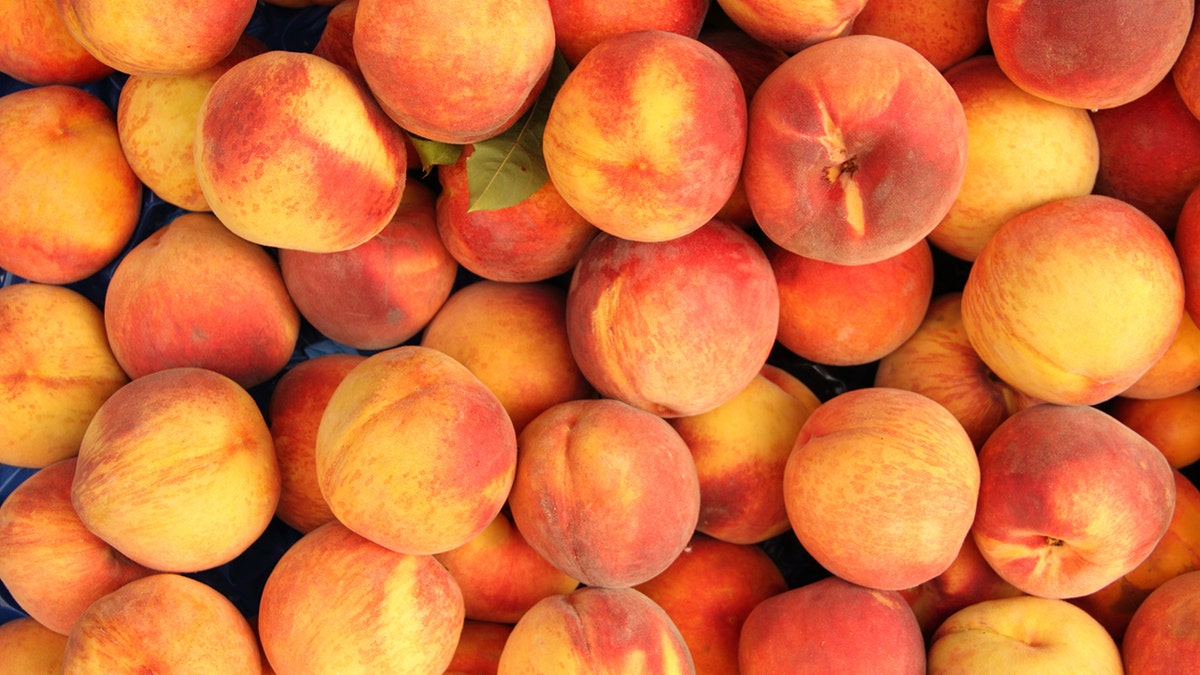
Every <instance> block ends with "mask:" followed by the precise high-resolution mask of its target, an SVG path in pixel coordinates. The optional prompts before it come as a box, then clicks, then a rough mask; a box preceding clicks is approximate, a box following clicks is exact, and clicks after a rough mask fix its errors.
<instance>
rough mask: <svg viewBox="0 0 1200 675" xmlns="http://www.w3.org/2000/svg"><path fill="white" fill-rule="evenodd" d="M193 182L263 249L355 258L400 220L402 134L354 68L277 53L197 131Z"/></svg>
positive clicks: (240, 75) (212, 108)
mask: <svg viewBox="0 0 1200 675" xmlns="http://www.w3.org/2000/svg"><path fill="white" fill-rule="evenodd" d="M195 143H196V145H195V163H196V177H197V179H198V180H199V181H200V189H201V191H202V192H203V194H204V198H205V199H206V200H207V201H208V204H209V207H210V208H211V209H212V211H213V213H214V214H216V215H217V217H218V218H220V219H221V222H223V223H225V225H226V227H228V228H229V229H230V230H232V231H233V232H234V233H235V234H237V235H238V236H241V237H243V238H245V239H247V240H249V241H252V242H255V243H258V244H262V245H264V246H274V247H278V248H294V249H299V250H302V251H312V252H317V253H325V252H330V251H342V250H346V249H349V248H353V247H355V246H358V245H359V244H362V243H363V242H365V241H367V240H368V239H370V238H371V237H374V236H375V235H376V234H379V232H380V231H381V230H383V228H385V227H387V224H388V223H389V222H390V221H391V219H392V216H393V215H394V214H395V213H396V209H397V207H398V206H399V204H400V198H401V195H402V194H403V192H404V184H405V182H406V180H405V179H406V176H405V169H406V168H407V165H408V164H407V162H408V159H407V154H406V151H405V147H404V139H403V133H402V132H401V131H400V129H399V128H398V127H397V126H396V125H395V123H394V122H392V121H391V120H390V119H388V117H387V115H385V114H384V113H383V110H381V109H380V107H379V105H378V103H376V101H375V99H374V97H373V96H372V95H371V92H370V91H368V90H367V88H366V87H365V86H364V85H363V84H362V82H361V81H360V80H358V79H357V78H355V77H354V76H352V75H351V74H350V73H349V72H348V71H347V70H346V69H344V68H342V67H340V66H338V65H335V64H333V63H331V62H329V61H327V60H325V59H323V58H321V57H319V56H315V55H313V54H306V53H303V52H287V51H268V52H265V53H263V54H259V55H257V56H254V57H251V58H249V59H246V60H244V61H242V62H240V63H238V64H237V65H235V66H233V67H232V68H230V69H229V70H228V71H226V72H225V74H224V75H222V76H221V77H220V78H219V79H218V80H217V81H216V82H214V83H213V85H212V87H211V88H210V89H209V91H208V95H207V96H206V97H205V99H204V103H203V104H202V105H201V107H200V112H199V114H198V117H197V121H196V141H195Z"/></svg>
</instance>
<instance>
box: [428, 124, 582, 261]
mask: <svg viewBox="0 0 1200 675" xmlns="http://www.w3.org/2000/svg"><path fill="white" fill-rule="evenodd" d="M474 152H475V150H474V146H465V147H463V149H462V152H461V153H460V154H459V157H458V160H457V161H456V162H454V163H453V164H447V165H442V166H439V167H438V171H437V179H438V186H439V187H440V188H441V190H440V192H439V193H438V198H437V229H438V234H440V235H441V237H442V242H444V243H445V244H446V249H447V250H449V251H450V255H452V256H454V259H455V260H457V261H458V262H459V263H460V264H461V265H462V266H463V267H465V268H466V269H467V270H469V271H470V272H472V273H474V274H476V275H477V276H480V277H482V278H484V279H489V280H492V281H503V282H510V283H524V282H535V281H545V280H547V279H550V278H551V277H556V276H559V275H560V274H564V273H567V272H570V271H571V268H573V267H574V266H575V263H577V262H579V258H580V256H582V255H583V249H585V248H586V247H587V245H588V242H590V241H591V240H592V238H593V237H595V236H596V232H597V231H598V230H597V229H596V227H595V226H594V225H592V224H591V223H589V222H588V221H586V220H584V218H583V216H581V215H579V213H578V212H577V211H575V209H573V208H571V206H570V205H569V204H567V202H566V201H565V200H563V198H562V195H560V194H559V193H558V188H556V187H555V185H554V182H553V181H549V180H548V181H546V182H545V183H543V184H542V187H540V188H538V190H537V191H536V192H534V193H533V194H532V195H530V196H528V197H526V198H525V199H523V200H521V202H520V203H517V204H514V205H512V206H507V207H504V208H499V209H477V210H472V209H471V199H472V198H471V194H470V188H469V186H468V184H467V171H468V169H467V161H468V160H469V159H470V157H471V155H472V154H474Z"/></svg>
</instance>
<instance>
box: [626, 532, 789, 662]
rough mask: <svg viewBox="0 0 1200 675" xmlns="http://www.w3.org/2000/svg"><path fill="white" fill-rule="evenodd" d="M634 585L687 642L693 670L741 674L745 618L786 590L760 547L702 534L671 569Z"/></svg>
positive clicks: (771, 562)
mask: <svg viewBox="0 0 1200 675" xmlns="http://www.w3.org/2000/svg"><path fill="white" fill-rule="evenodd" d="M634 588H635V590H638V591H641V592H642V593H644V594H646V597H648V598H650V599H651V600H653V601H654V602H655V604H657V605H658V606H659V607H662V608H663V611H665V612H666V613H667V616H668V617H670V618H671V621H672V623H674V624H675V627H676V628H678V629H679V633H680V635H682V636H683V640H684V642H685V643H687V646H688V651H689V652H690V653H691V655H692V661H693V662H694V663H695V664H696V672H697V673H706V674H707V675H736V674H737V673H738V672H739V671H738V642H739V640H740V639H741V632H742V625H743V624H744V623H745V621H746V617H747V616H748V615H749V614H750V612H751V611H753V609H754V608H755V607H757V606H758V605H759V604H760V603H761V602H763V601H765V600H766V599H767V598H770V597H774V596H776V595H778V594H780V593H783V592H785V591H787V590H788V586H787V582H786V581H785V580H784V578H783V574H782V573H781V572H780V571H779V568H778V567H776V566H775V562H774V561H773V560H771V558H770V556H768V555H767V554H766V553H765V552H764V551H763V550H762V549H761V548H759V547H757V546H751V545H749V544H731V543H729V542H724V541H721V540H719V539H713V538H711V537H708V536H705V535H703V534H698V535H696V536H694V537H692V541H691V542H690V543H688V546H687V548H685V549H684V550H683V553H681V554H680V555H679V557H678V558H676V559H675V562H673V563H671V565H670V567H668V568H667V569H665V570H663V571H662V573H661V574H659V575H658V576H656V577H654V578H653V579H650V580H649V581H646V582H643V583H641V584H638V585H637V586H635V587H634ZM699 589H703V590H702V591H699ZM698 591H699V592H698Z"/></svg>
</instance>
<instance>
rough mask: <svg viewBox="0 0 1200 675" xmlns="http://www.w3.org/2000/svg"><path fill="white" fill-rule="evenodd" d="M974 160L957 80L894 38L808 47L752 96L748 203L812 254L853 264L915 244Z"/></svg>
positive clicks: (769, 230) (764, 224)
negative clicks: (969, 159) (970, 159)
mask: <svg viewBox="0 0 1200 675" xmlns="http://www.w3.org/2000/svg"><path fill="white" fill-rule="evenodd" d="M868 82H869V83H870V84H866V83H868ZM897 120H906V121H905V122H904V123H903V124H900V123H897ZM917 120H920V121H919V122H918V121H917ZM966 163H967V124H966V117H965V115H964V114H963V107H962V104H961V103H960V102H959V100H958V97H957V96H955V94H954V90H953V89H952V88H951V87H950V85H949V83H948V82H946V79H945V78H944V77H942V74H941V73H939V72H938V71H937V69H936V68H934V67H933V65H932V64H930V63H929V62H928V61H926V60H925V58H924V57H923V56H921V55H920V54H919V53H917V51H916V50H914V49H913V48H912V47H909V46H907V45H905V44H903V43H901V42H896V41H895V40H891V39H888V38H882V37H877V36H874V35H850V36H846V37H842V38H837V39H834V40H829V41H826V42H823V43H821V44H818V45H814V46H813V47H810V48H808V49H805V50H804V51H802V52H800V53H798V54H795V55H793V56H792V57H791V58H789V59H788V60H787V61H786V62H785V63H784V64H783V65H781V66H779V67H778V68H776V69H775V70H774V71H773V72H772V73H771V74H770V75H769V76H768V77H767V79H766V80H764V81H763V83H762V85H761V86H760V87H759V88H758V92H757V93H756V94H755V96H754V99H753V100H752V101H751V103H750V133H749V136H748V139H747V144H746V159H745V166H744V168H743V171H744V175H743V180H744V181H745V184H746V196H747V197H748V198H749V200H750V207H751V209H752V210H753V212H754V216H755V219H756V220H757V222H758V224H759V226H760V227H761V228H762V230H763V233H764V234H766V235H767V237H769V238H770V239H771V240H772V241H774V242H775V243H777V244H779V245H780V246H782V247H783V248H785V249H787V250H789V251H791V252H792V253H796V254H798V255H802V256H805V257H808V258H815V259H818V260H823V261H825V262H832V263H838V264H842V265H855V264H864V263H871V262H877V261H880V260H883V259H885V258H890V257H892V256H895V255H899V254H900V253H901V252H902V251H905V250H907V249H909V248H912V247H913V246H914V245H916V244H917V242H919V241H920V240H921V239H922V238H923V237H925V235H927V234H929V232H930V231H931V230H932V229H933V228H934V227H935V226H937V224H938V221H940V220H941V219H942V217H943V216H945V215H946V212H947V211H948V210H949V209H950V205H951V204H952V203H953V202H954V197H955V195H956V194H957V192H958V189H959V186H960V185H961V184H962V182H963V175H964V173H965V170H966ZM901 194H903V195H904V198H903V199H898V198H897V195H901Z"/></svg>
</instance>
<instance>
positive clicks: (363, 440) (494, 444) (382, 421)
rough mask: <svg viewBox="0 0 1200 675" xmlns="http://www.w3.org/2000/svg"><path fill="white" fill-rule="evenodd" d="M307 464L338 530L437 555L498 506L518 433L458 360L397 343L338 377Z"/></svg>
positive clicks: (471, 533) (473, 531)
mask: <svg viewBox="0 0 1200 675" xmlns="http://www.w3.org/2000/svg"><path fill="white" fill-rule="evenodd" d="M316 460H317V483H318V485H320V487H321V494H323V495H325V500H326V501H327V502H328V503H329V507H330V508H331V509H332V510H333V513H334V515H335V516H336V517H337V519H338V520H340V521H341V522H342V523H344V524H345V525H346V527H349V528H350V529H351V530H354V531H355V532H357V533H358V534H360V535H362V536H364V537H366V538H367V539H370V540H371V541H373V542H375V543H377V544H379V545H381V546H384V547H387V548H390V549H392V550H395V551H400V552H403V553H413V554H427V553H441V552H443V551H448V550H450V549H452V548H456V547H458V546H462V545H463V544H465V543H467V542H468V541H470V540H471V539H472V538H473V537H475V536H476V535H477V534H479V533H480V532H482V531H483V529H484V528H485V527H487V525H488V523H490V522H492V520H493V519H494V518H495V517H496V514H498V513H499V512H500V509H501V507H503V506H504V502H505V500H506V499H507V498H508V493H509V490H510V488H511V487H512V483H513V476H514V474H515V473H516V465H517V436H516V432H515V431H514V430H513V425H512V420H510V419H509V418H508V414H507V413H506V412H504V407H503V406H502V405H501V403H500V401H499V399H497V398H496V395H495V394H493V393H492V392H491V390H489V389H488V388H487V386H486V385H484V384H483V382H481V381H480V380H479V378H477V377H475V375H473V374H472V373H471V371H470V370H468V369H467V367H466V366H464V365H462V364H461V363H459V362H458V361H455V360H454V359H453V358H451V357H450V356H448V355H447V354H445V353H443V352H440V351H437V350H436V349H432V348H429V347H421V346H416V345H406V346H401V347H394V348H392V349H388V350H384V351H381V352H376V353H375V354H373V355H371V356H369V357H367V359H366V360H364V361H363V362H362V363H360V364H358V365H357V366H355V367H354V369H353V370H351V371H350V372H349V373H347V374H346V376H345V377H344V378H343V379H342V382H341V384H339V385H338V386H337V389H335V390H334V392H333V395H332V396H331V397H330V399H329V402H328V403H327V404H326V406H325V412H324V413H322V415H321V423H320V426H319V427H318V428H317V441H316Z"/></svg>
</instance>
